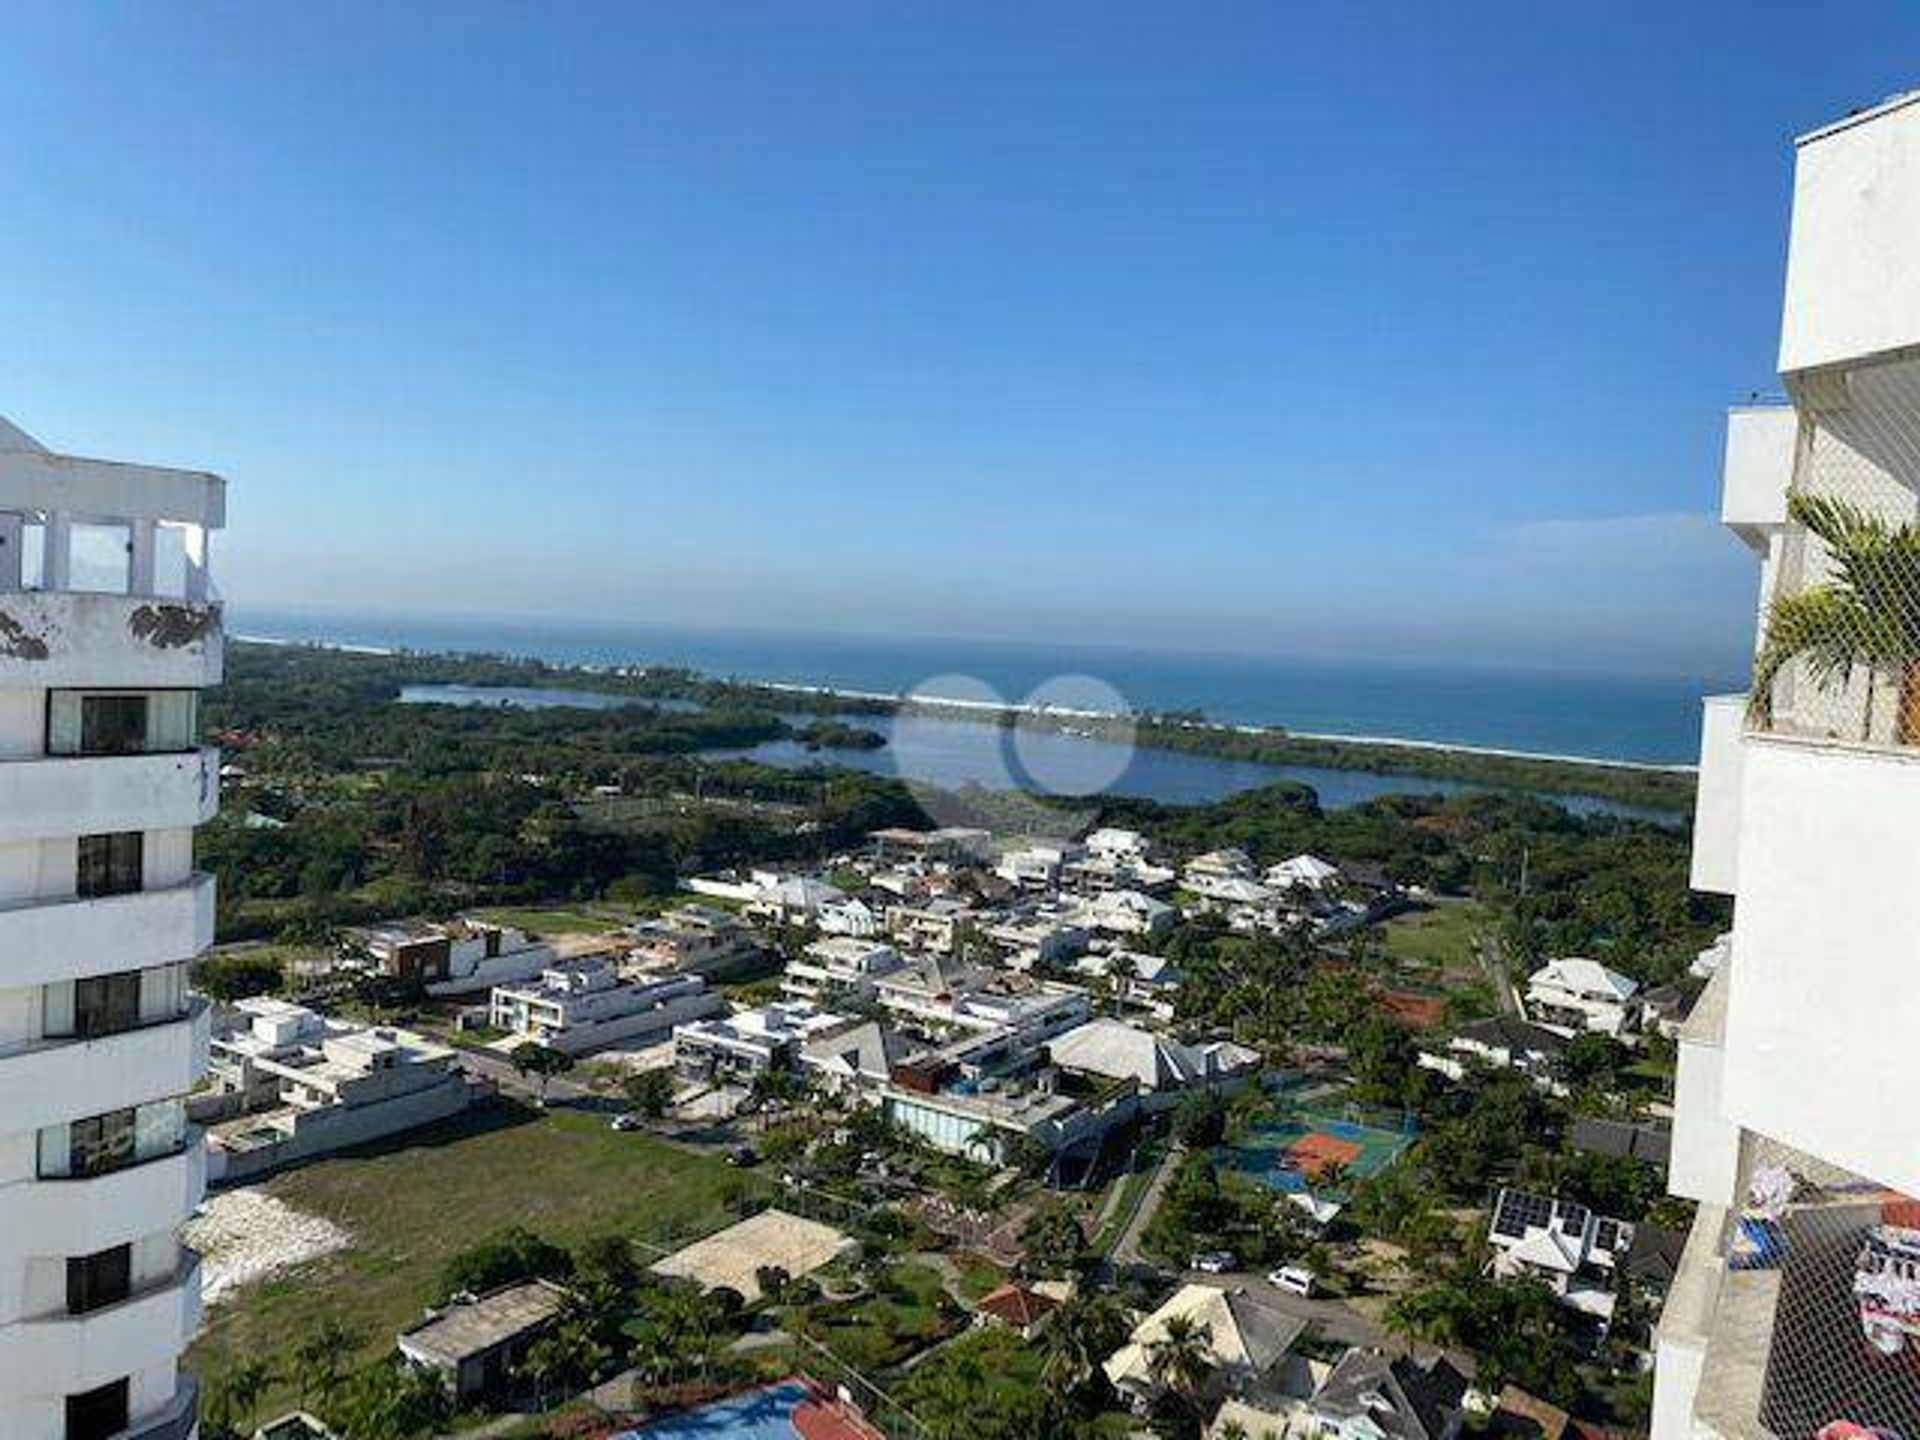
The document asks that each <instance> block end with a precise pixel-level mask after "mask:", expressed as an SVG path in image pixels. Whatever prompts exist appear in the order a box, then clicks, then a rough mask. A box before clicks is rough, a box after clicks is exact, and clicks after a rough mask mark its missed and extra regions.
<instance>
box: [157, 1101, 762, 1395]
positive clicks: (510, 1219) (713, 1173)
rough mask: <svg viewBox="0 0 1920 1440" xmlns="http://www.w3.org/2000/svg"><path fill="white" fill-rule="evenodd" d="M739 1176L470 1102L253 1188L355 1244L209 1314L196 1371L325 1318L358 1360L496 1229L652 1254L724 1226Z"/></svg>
mask: <svg viewBox="0 0 1920 1440" xmlns="http://www.w3.org/2000/svg"><path fill="white" fill-rule="evenodd" d="M402 1142H404V1143H402ZM742 1183H747V1182H745V1181H743V1179H742V1177H740V1176H739V1175H738V1173H737V1172H735V1171H732V1170H729V1169H728V1168H727V1166H726V1165H725V1164H724V1163H723V1162H722V1161H720V1160H717V1159H713V1158H710V1157H706V1156H701V1155H695V1154H691V1153H689V1152H687V1151H683V1150H680V1149H677V1148H675V1147H673V1146H670V1145H667V1144H665V1143H663V1142H661V1141H659V1140H655V1139H652V1138H650V1137H648V1136H645V1135H638V1134H625V1135H623V1134H617V1133H615V1132H614V1131H612V1130H609V1129H608V1128H607V1124H606V1121H605V1120H604V1119H602V1118H598V1117H595V1116H591V1115H578V1114H570V1113H566V1112H548V1113H542V1112H539V1111H535V1110H531V1109H526V1108H523V1107H521V1106H518V1105H513V1104H508V1103H501V1104H499V1105H495V1106H491V1107H486V1108H482V1109H477V1110H474V1111H470V1112H469V1113H468V1114H467V1115H465V1116H462V1117H460V1118H459V1119H457V1120H455V1121H452V1122H449V1123H447V1124H444V1125H437V1126H432V1127H429V1128H428V1129H425V1130H418V1131H415V1132H413V1133H412V1134H410V1135H408V1136H405V1137H401V1140H400V1141H395V1142H389V1143H386V1144H383V1145H380V1146H374V1147H369V1148H368V1149H366V1150H364V1151H357V1152H352V1153H350V1154H348V1155H345V1156H338V1157H334V1158H332V1159H328V1160H323V1161H321V1162H319V1163H318V1164H314V1165H309V1166H306V1167H305V1168H303V1169H299V1170H294V1171H291V1172H289V1173H287V1174H284V1175H279V1176H275V1177H273V1178H272V1179H269V1180H267V1181H265V1182H263V1183H262V1185H261V1187H260V1188H261V1189H263V1190H264V1191H265V1192H266V1193H267V1194H269V1195H271V1196H272V1197H273V1198H274V1199H276V1200H278V1201H280V1202H281V1203H283V1204H285V1205H288V1206H291V1207H292V1208H293V1209H294V1210H296V1211H298V1212H300V1213H302V1214H305V1215H311V1216H315V1217H318V1218H319V1219H321V1220H325V1221H328V1222H330V1223H332V1224H334V1225H337V1226H338V1227H340V1228H341V1229H342V1230H345V1231H346V1232H347V1233H348V1234H349V1235H351V1236H352V1237H353V1243H352V1245H351V1246H350V1247H349V1248H347V1249H344V1250H340V1251H337V1252H335V1253H333V1254H330V1255H326V1256H323V1257H321V1258H320V1259H318V1260H314V1261H312V1262H310V1263H308V1264H303V1265H299V1266H297V1267H295V1268H293V1269H291V1270H287V1271H283V1272H281V1273H279V1274H277V1275H275V1276H273V1277H272V1278H271V1279H268V1280H263V1281H261V1282H259V1283H258V1284H254V1285H249V1286H245V1287H243V1288H241V1289H239V1290H237V1291H236V1292H234V1293H233V1294H232V1295H231V1296H229V1297H228V1299H227V1300H226V1301H225V1302H224V1303H223V1304H221V1305H218V1306H216V1307H214V1308H212V1309H210V1310H209V1311H208V1314H207V1324H206V1328H205V1330H204V1331H203V1332H202V1334H201V1337H200V1340H199V1341H198V1343H197V1344H196V1345H195V1346H194V1351H193V1357H192V1359H193V1364H194V1366H195V1368H196V1369H198V1370H199V1371H200V1372H201V1373H202V1374H203V1375H217V1374H219V1373H220V1372H221V1371H223V1370H225V1369H226V1368H227V1367H228V1366H230V1365H231V1364H233V1363H234V1362H235V1361H237V1360H240V1359H245V1358H248V1357H259V1358H261V1359H264V1360H266V1361H267V1362H268V1363H269V1364H271V1365H275V1366H276V1367H280V1368H284V1366H283V1364H282V1362H283V1361H284V1359H285V1357H286V1356H287V1355H288V1354H289V1353H290V1352H291V1351H292V1350H293V1348H294V1347H295V1346H296V1345H297V1344H298V1343H299V1342H300V1340H301V1339H302V1338H303V1337H305V1336H306V1335H308V1334H309V1333H311V1332H312V1331H313V1330H314V1329H315V1328H317V1327H318V1326H319V1325H320V1323H321V1322H322V1321H323V1320H325V1319H326V1318H327V1317H329V1316H331V1317H333V1318H335V1319H337V1320H339V1321H340V1322H341V1323H342V1324H344V1325H346V1326H347V1327H348V1328H349V1329H351V1330H352V1331H354V1333H356V1334H357V1335H359V1336H360V1338H361V1342H362V1344H361V1357H360V1358H362V1359H372V1358H374V1357H376V1356H378V1355H380V1354H383V1353H385V1352H386V1351H387V1350H388V1349H389V1348H391V1346H392V1344H393V1339H394V1336H395V1334H396V1333H398V1332H399V1331H400V1330H401V1329H402V1328H404V1327H405V1326H407V1325H409V1324H411V1323H412V1322H413V1321H414V1320H416V1319H418V1318H419V1316H420V1310H421V1307H422V1306H423V1305H425V1304H426V1302H427V1301H428V1300H429V1299H430V1298H431V1296H432V1292H433V1288H434V1282H435V1278H436V1277H437V1276H438V1275H439V1273H440V1269H441V1267H442V1266H443V1265H444V1264H445V1263H446V1261H447V1259H448V1258H449V1257H450V1256H452V1255H454V1254H456V1253H457V1252H459V1251H461V1250H464V1249H466V1248H468V1247H469V1246H471V1245H473V1244H475V1243H476V1242H478V1241H479V1240H481V1239H483V1238H485V1237H486V1236H488V1235H490V1234H492V1233H493V1232H494V1231H496V1230H499V1229H502V1228H503V1227H505V1226H508V1225H524V1226H526V1227H527V1228H528V1229H530V1230H533V1231H536V1232H537V1233H539V1234H541V1235H543V1236H546V1237H547V1238H549V1239H552V1240H555V1241H558V1242H560V1243H562V1244H572V1243H575V1242H578V1241H580V1240H582V1239H585V1238H587V1237H588V1236H591V1235H596V1234H601V1233H604V1232H608V1231H618V1232H619V1233H621V1234H624V1235H627V1236H629V1237H631V1238H633V1239H634V1240H635V1241H636V1242H644V1245H643V1253H652V1252H654V1251H658V1250H663V1249H665V1248H668V1247H671V1246H673V1245H676V1244H680V1243H684V1242H686V1241H688V1240H691V1239H693V1238H695V1237H697V1236H700V1235H704V1234H706V1233H707V1232H708V1231H710V1230H713V1229H716V1228H718V1227H719V1226H720V1225H722V1224H723V1223H725V1222H726V1221H727V1220H729V1219H731V1218H732V1216H731V1213H730V1212H729V1209H728V1206H727V1198H728V1192H729V1191H730V1189H731V1188H732V1187H734V1186H737V1185H740V1184H742ZM279 1381H280V1383H279V1384H277V1385H276V1387H275V1389H274V1391H273V1393H272V1395H270V1396H269V1397H268V1398H269V1400H270V1401H272V1400H279V1399H284V1398H286V1397H287V1396H288V1394H289V1393H290V1391H289V1388H288V1382H287V1378H286V1377H285V1376H284V1375H282V1376H280V1377H279ZM271 1409H272V1405H271V1404H267V1405H263V1407H262V1413H267V1412H268V1411H270V1410H271Z"/></svg>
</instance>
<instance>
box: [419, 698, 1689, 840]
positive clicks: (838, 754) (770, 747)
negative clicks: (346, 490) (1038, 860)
mask: <svg viewBox="0 0 1920 1440" xmlns="http://www.w3.org/2000/svg"><path fill="white" fill-rule="evenodd" d="M400 698H401V700H402V702H404V703H408V704H434V703H437V704H446V705H520V706H525V707H527V708H532V709H545V708H550V707H553V706H565V705H572V706H577V707H580V708H584V709H594V710H607V709H616V708H618V707H620V706H623V705H633V704H640V705H646V706H650V707H651V708H655V709H674V710H680V711H691V710H694V709H697V708H698V707H697V706H695V705H692V704H691V703H690V702H688V701H684V700H635V699H629V698H627V697H624V696H618V695H607V694H602V693H599V692H596V691H591V690H570V689H564V688H542V687H530V686H529V687H522V686H510V685H502V686H482V685H408V686H406V687H405V688H404V689H403V690H402V691H401V695H400ZM784 718H786V719H787V720H788V721H790V722H792V723H794V724H805V723H807V722H808V721H810V720H813V719H817V718H818V717H816V716H810V715H788V716H786V717H784ZM842 718H844V719H845V720H846V721H847V723H849V724H852V725H856V726H861V727H864V728H866V729H870V730H875V731H878V732H879V733H880V734H881V735H883V736H885V737H886V740H887V744H886V745H885V746H884V747H882V748H880V749H877V750H824V749H817V748H813V747H810V746H808V745H806V744H804V743H802V742H801V741H798V740H770V741H767V742H765V743H763V744H760V745H755V746H752V747H751V748H749V749H743V750H712V751H706V752H703V753H704V754H705V755H706V757H707V758H709V759H713V760H753V761H758V762H759V763H761V764H763V765H773V766H778V767H779V768H781V769H787V770H805V769H812V768H815V767H820V766H830V765H831V766H840V767H843V768H845V769H850V770H863V771H866V772H867V773H869V774H873V775H886V776H891V777H895V778H898V779H902V780H908V781H917V782H920V783H922V784H927V785H934V786H938V787H939V788H941V789H944V790H958V789H960V788H962V787H964V786H967V785H979V786H982V787H984V788H986V789H989V790H1010V789H1028V790H1045V791H1049V792H1051V793H1055V794H1063V795H1087V794H1095V793H1108V794H1115V795H1130V796H1136V797H1139V798H1141V799H1146V800H1157V801H1159V802H1161V803H1162V804H1168V805H1203V804H1207V803H1209V802H1211V801H1215V800H1223V799H1225V798H1226V797H1227V796H1229V795H1235V794H1238V793H1240V792H1241V791H1243V790H1254V789H1258V788H1259V787H1260V786H1263V785H1272V784H1274V783H1275V782H1277V781H1281V780H1292V781H1297V782H1298V783H1300V784H1302V785H1307V786H1310V787H1312V789H1313V791H1314V793H1315V794H1317V795H1318V796H1319V797H1320V804H1321V806H1322V807H1323V808H1325V809H1328V810H1337V809H1342V808H1344V807H1346V806H1349V805H1358V804H1362V803H1364V802H1366V801H1368V800H1373V799H1377V798H1378V797H1380V796H1382V795H1406V794H1418V795H1460V794H1467V793H1470V792H1473V791H1480V790H1487V789H1490V788H1492V787H1489V786H1485V785H1473V784H1468V783H1465V782H1462V781H1458V780H1444V779H1437V778H1434V777H1430V776H1425V775H1401V774H1395V773H1392V772H1385V771H1379V772H1377V771H1371V770H1341V769H1332V768H1328V767H1324V766H1317V765H1269V764H1263V763H1261V762H1258V761H1252V760H1233V759H1227V758H1224V757H1220V756H1213V755H1197V754H1190V753H1188V752H1186V751H1181V750H1157V749H1153V748H1150V747H1147V746H1127V745H1123V744H1119V743H1117V742H1115V741H1112V740H1104V739H1100V738H1098V737H1095V736H1091V735H1079V734H1074V733H1072V732H1070V731H1066V730H1056V729H1051V728H1038V727H1035V728H1021V727H1008V726H1003V725H1000V724H996V723H991V722H988V721H985V720H981V721H973V720H958V719H950V718H947V717H944V716H934V715H912V714H909V715H850V716H845V717H842ZM1542 798H1543V799H1547V800H1551V801H1553V802H1554V803H1556V804H1559V805H1563V806H1565V807H1566V808H1567V809H1568V810H1570V811H1572V812H1573V813H1575V814H1577V815H1593V814H1606V815H1623V816H1629V817H1632V818H1636V819H1644V820H1653V821H1656V822H1660V823H1671V822H1673V821H1674V819H1675V818H1676V817H1675V816H1674V815H1672V814H1671V813H1669V812H1666V811H1661V810H1649V809H1644V808H1641V807H1637V806H1632V805H1622V804H1620V803H1618V802H1616V801H1611V800H1605V799H1601V798H1599V797H1597V796H1592V795H1564V794H1545V795H1543V796H1542Z"/></svg>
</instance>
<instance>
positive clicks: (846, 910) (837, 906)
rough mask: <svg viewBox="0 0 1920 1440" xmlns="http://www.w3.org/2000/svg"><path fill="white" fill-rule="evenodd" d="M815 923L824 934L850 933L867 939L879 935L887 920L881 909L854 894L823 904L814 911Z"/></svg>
mask: <svg viewBox="0 0 1920 1440" xmlns="http://www.w3.org/2000/svg"><path fill="white" fill-rule="evenodd" d="M814 924H816V925H817V926H819V927H820V933H821V934H822V935H848V936H851V937H853V938H854V939H856V940H867V939H871V938H872V937H873V936H875V935H878V934H879V933H880V932H881V931H882V930H883V929H884V928H885V925H886V921H885V917H884V916H882V914H881V913H880V911H879V910H877V909H875V908H874V907H873V906H872V905H869V904H868V903H867V902H866V901H865V900H862V899H861V898H860V897H859V896H858V895H854V896H850V897H848V898H847V899H845V900H830V901H828V902H827V903H826V904H824V905H822V906H821V907H820V908H819V909H818V910H817V911H815V912H814Z"/></svg>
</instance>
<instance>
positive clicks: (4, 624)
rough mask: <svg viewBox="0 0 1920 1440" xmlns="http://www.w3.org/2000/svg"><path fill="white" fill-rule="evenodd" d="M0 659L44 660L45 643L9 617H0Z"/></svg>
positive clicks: (45, 653) (45, 656) (45, 654)
mask: <svg viewBox="0 0 1920 1440" xmlns="http://www.w3.org/2000/svg"><path fill="white" fill-rule="evenodd" d="M0 658H5V659H8V660H44V659H46V658H47V642H46V641H45V640H42V639H41V638H40V637H39V636H38V635H35V634H34V633H33V632H32V631H31V630H29V629H27V627H26V626H24V625H22V624H21V623H20V622H19V621H18V620H16V619H14V618H13V617H12V616H11V615H0Z"/></svg>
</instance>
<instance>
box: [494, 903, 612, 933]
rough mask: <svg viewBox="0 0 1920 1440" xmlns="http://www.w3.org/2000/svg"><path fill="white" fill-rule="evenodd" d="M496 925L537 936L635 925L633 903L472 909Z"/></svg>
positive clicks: (591, 931) (599, 931)
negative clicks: (529, 932) (525, 931)
mask: <svg viewBox="0 0 1920 1440" xmlns="http://www.w3.org/2000/svg"><path fill="white" fill-rule="evenodd" d="M472 913H473V914H474V915H476V916H478V917H479V918H480V919H482V920H491V921H492V922H493V923H494V924H496V925H511V926H514V927H515V928H516V929H520V930H529V931H531V932H533V933H534V934H535V935H598V934H600V933H601V932H602V931H606V930H615V929H618V928H620V927H621V926H623V925H631V924H632V923H633V917H634V914H635V913H636V907H635V906H632V905H538V906H527V905H489V906H485V907H483V908H481V909H479V910H475V911H473V912H472Z"/></svg>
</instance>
